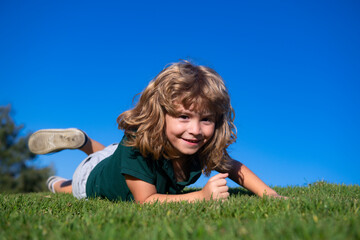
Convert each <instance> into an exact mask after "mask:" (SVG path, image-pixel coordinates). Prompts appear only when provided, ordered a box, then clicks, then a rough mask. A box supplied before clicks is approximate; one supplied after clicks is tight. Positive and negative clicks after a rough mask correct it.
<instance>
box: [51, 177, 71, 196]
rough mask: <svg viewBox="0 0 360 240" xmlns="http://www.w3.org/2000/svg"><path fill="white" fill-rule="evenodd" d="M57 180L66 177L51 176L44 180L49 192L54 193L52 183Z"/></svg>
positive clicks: (62, 179)
mask: <svg viewBox="0 0 360 240" xmlns="http://www.w3.org/2000/svg"><path fill="white" fill-rule="evenodd" d="M58 181H68V179H65V178H62V177H58V176H51V177H49V178H48V179H47V180H46V185H47V187H48V189H49V190H50V192H52V193H55V189H54V184H55V183H56V182H58Z"/></svg>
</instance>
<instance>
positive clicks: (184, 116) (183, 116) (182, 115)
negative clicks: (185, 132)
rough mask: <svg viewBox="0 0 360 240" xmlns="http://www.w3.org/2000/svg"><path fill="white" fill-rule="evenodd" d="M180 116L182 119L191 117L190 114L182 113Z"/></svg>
mask: <svg viewBox="0 0 360 240" xmlns="http://www.w3.org/2000/svg"><path fill="white" fill-rule="evenodd" d="M179 118H180V119H189V116H187V115H184V114H181V115H179Z"/></svg>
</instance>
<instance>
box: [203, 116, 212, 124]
mask: <svg viewBox="0 0 360 240" xmlns="http://www.w3.org/2000/svg"><path fill="white" fill-rule="evenodd" d="M201 121H202V122H205V123H213V122H214V118H212V117H203V118H202V119H201Z"/></svg>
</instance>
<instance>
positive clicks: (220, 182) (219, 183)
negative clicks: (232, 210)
mask: <svg viewBox="0 0 360 240" xmlns="http://www.w3.org/2000/svg"><path fill="white" fill-rule="evenodd" d="M213 184H214V185H215V186H217V187H220V186H225V185H226V184H227V181H226V180H225V179H217V180H215V181H214V182H213Z"/></svg>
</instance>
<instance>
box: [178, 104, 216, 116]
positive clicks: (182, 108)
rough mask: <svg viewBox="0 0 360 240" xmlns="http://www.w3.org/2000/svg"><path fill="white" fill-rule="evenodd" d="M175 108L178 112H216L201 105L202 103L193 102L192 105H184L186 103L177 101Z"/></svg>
mask: <svg viewBox="0 0 360 240" xmlns="http://www.w3.org/2000/svg"><path fill="white" fill-rule="evenodd" d="M174 109H175V111H176V113H196V114H200V115H206V116H207V115H215V113H214V112H213V111H212V110H211V109H209V108H207V107H205V106H200V104H191V105H190V106H188V107H187V106H184V104H181V103H175V104H174Z"/></svg>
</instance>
